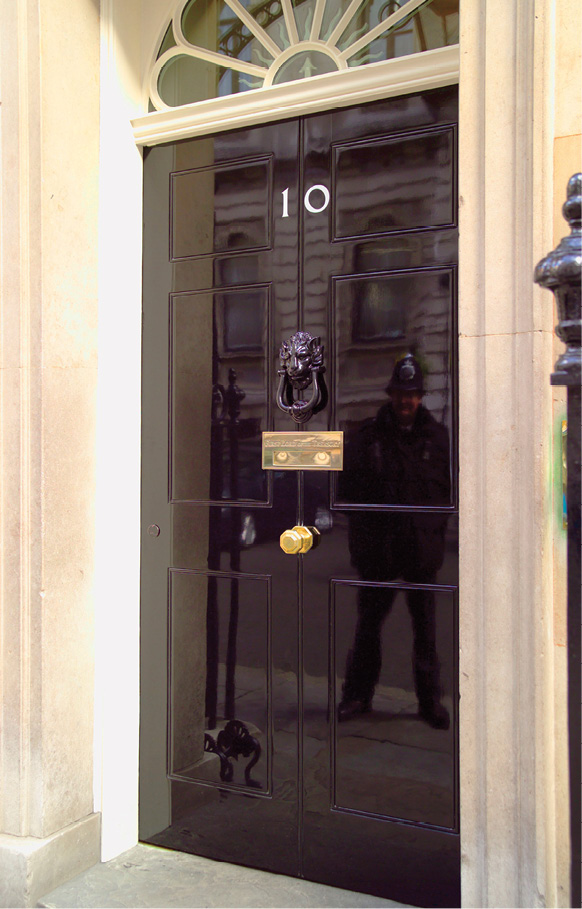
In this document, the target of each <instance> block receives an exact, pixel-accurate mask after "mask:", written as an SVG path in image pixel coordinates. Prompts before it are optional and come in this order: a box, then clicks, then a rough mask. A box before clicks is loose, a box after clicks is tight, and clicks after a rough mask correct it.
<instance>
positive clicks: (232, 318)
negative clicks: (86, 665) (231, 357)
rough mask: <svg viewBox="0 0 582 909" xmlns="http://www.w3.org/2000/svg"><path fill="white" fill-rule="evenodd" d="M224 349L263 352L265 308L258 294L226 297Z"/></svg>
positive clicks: (227, 295)
mask: <svg viewBox="0 0 582 909" xmlns="http://www.w3.org/2000/svg"><path fill="white" fill-rule="evenodd" d="M223 305H224V349H225V351H228V352H231V353H232V352H233V351H240V350H244V351H251V350H262V342H263V307H262V306H261V301H260V299H259V298H258V297H257V294H256V293H252V292H250V293H248V292H247V293H245V292H244V291H242V292H241V293H231V294H225V295H224V304H223Z"/></svg>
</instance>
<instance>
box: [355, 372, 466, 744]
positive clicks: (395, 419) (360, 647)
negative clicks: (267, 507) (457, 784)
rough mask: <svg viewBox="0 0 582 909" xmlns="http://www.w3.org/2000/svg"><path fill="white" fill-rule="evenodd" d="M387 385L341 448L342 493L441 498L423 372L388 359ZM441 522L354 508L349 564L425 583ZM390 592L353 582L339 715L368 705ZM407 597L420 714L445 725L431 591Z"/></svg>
mask: <svg viewBox="0 0 582 909" xmlns="http://www.w3.org/2000/svg"><path fill="white" fill-rule="evenodd" d="M387 391H388V393H389V394H390V395H391V401H390V402H389V403H388V404H385V405H384V406H383V407H381V408H380V410H379V411H378V414H377V415H376V417H375V418H374V419H373V420H371V421H370V422H368V423H366V424H364V426H363V427H362V428H361V429H360V431H359V432H358V433H357V435H356V437H355V438H354V439H353V441H352V443H351V444H350V446H349V450H348V451H347V452H346V469H345V471H344V474H343V477H342V480H341V486H342V498H344V499H346V500H347V501H350V502H354V503H356V502H357V503H362V504H365V503H370V504H379V505H382V504H386V505H423V506H435V505H437V506H438V505H448V504H449V502H450V466H449V465H450V461H449V435H448V431H447V429H446V427H445V426H443V425H442V424H441V423H438V422H437V421H436V420H435V418H434V417H433V416H432V415H431V414H430V412H429V411H428V410H427V409H426V408H425V407H424V406H423V405H422V404H421V403H420V402H421V398H422V394H423V381H422V373H421V370H420V366H419V364H418V362H417V361H416V360H415V358H414V357H412V356H408V357H404V358H403V359H402V360H400V361H399V362H398V363H397V364H396V367H395V369H394V373H393V376H392V379H391V381H390V384H389V386H388V389H387ZM446 524H447V516H446V515H443V514H442V513H432V514H431V513H422V512H421V513H410V512H373V511H367V512H366V511H361V512H354V513H353V515H350V528H349V544H350V555H351V560H352V564H353V565H354V567H355V568H356V569H357V571H358V573H359V575H360V577H361V579H362V580H363V581H394V580H396V579H401V580H403V581H408V582H412V583H415V584H433V583H434V582H435V577H436V573H437V571H438V570H439V568H440V567H441V565H442V563H443V559H444V553H445V531H446ZM397 593H398V591H397V590H394V589H389V588H375V587H362V588H360V594H359V601H358V622H357V627H356V633H355V639H354V645H353V649H352V650H351V651H350V654H349V656H348V663H347V667H346V678H345V682H344V688H343V696H342V701H341V704H340V706H339V709H338V717H339V719H340V720H345V719H348V718H349V717H350V716H353V715H354V714H357V713H364V712H366V711H367V710H368V709H369V708H370V705H371V701H372V697H373V695H374V689H375V686H376V683H377V681H378V678H379V675H380V669H381V661H382V647H381V630H382V624H383V621H384V619H385V618H386V615H387V614H388V612H389V611H390V609H391V607H392V604H393V602H394V599H395V597H396V595H397ZM406 599H407V604H408V609H409V612H410V616H411V619H412V628H413V636H414V652H413V669H414V682H415V689H416V694H417V697H418V702H419V713H420V715H421V716H422V717H423V719H425V720H426V721H427V722H428V723H430V724H431V725H433V726H436V727H437V728H446V727H448V725H449V716H448V713H447V711H446V709H445V708H444V707H443V706H442V705H441V703H440V696H441V690H440V672H439V661H438V656H437V652H436V644H435V601H434V594H433V593H432V592H431V591H426V590H409V591H407V592H406Z"/></svg>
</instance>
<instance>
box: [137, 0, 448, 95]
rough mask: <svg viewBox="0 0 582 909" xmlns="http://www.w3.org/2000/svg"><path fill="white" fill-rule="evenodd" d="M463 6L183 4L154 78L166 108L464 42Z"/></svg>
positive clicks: (201, 0) (392, 0) (231, 0)
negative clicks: (461, 27) (461, 29)
mask: <svg viewBox="0 0 582 909" xmlns="http://www.w3.org/2000/svg"><path fill="white" fill-rule="evenodd" d="M458 32H459V0H186V2H184V0H181V2H180V3H179V5H178V6H177V8H176V10H175V12H174V16H173V18H172V21H171V23H170V24H169V25H168V29H167V31H166V34H165V37H164V40H163V42H162V44H161V46H160V48H159V52H158V56H157V59H156V61H155V63H154V65H153V67H152V69H151V73H150V78H149V94H150V103H151V106H152V108H153V109H155V110H166V109H168V108H171V107H179V106H180V105H182V104H190V103H192V102H195V101H202V100H205V99H207V98H215V97H219V96H222V95H230V94H236V93H237V92H243V91H252V90H254V89H263V88H268V87H269V86H271V85H277V84H280V83H282V82H292V81H295V80H297V79H305V78H311V77H314V76H319V75H323V74H326V73H332V72H339V71H341V70H346V69H348V68H350V67H353V66H365V65H367V64H369V63H375V62H378V61H380V60H388V59H391V58H393V57H401V56H405V55H408V54H414V53H422V52H423V51H426V50H432V49H434V48H437V47H445V46H448V45H452V44H456V43H457V42H458Z"/></svg>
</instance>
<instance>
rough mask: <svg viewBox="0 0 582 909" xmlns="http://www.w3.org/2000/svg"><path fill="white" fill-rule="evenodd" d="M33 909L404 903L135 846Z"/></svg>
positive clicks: (91, 870)
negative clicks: (44, 908) (41, 908)
mask: <svg viewBox="0 0 582 909" xmlns="http://www.w3.org/2000/svg"><path fill="white" fill-rule="evenodd" d="M37 906H41V907H46V909H57V907H58V909H60V907H63V909H64V907H77V909H89V907H102V909H107V907H113V906H132V907H135V909H138V907H156V906H158V907H159V906H164V907H167V909H178V907H188V909H197V907H214V906H217V907H218V906H222V907H231V906H232V907H244V906H254V907H263V906H265V907H273V909H274V907H278V906H287V907H292V906H304V907H311V909H318V907H322V909H323V907H328V906H331V907H337V909H340V907H364V906H366V907H374V906H392V907H405V904H404V903H396V902H394V901H393V900H386V899H381V898H380V897H376V896H370V895H368V894H366V893H355V892H353V891H350V890H340V889H339V888H337V887H328V886H327V885H325V884H315V883H313V882H311V881H305V880H300V879H298V878H293V877H286V876H285V875H282V874H272V873H271V872H268V871H257V870H256V869H254V868H244V867H241V866H239V865H231V864H229V863H228V862H217V861H213V860H212V859H207V858H203V857H201V856H198V855H188V854H186V853H183V852H173V851H172V850H169V849H162V848H160V847H159V846H149V845H146V844H145V843H139V844H138V845H137V846H134V847H133V848H132V849H129V850H128V851H127V852H124V853H122V854H121V855H119V856H117V858H115V859H112V860H111V861H109V862H104V863H102V864H99V865H94V866H93V867H92V868H89V869H88V871H85V872H83V874H80V875H79V876H78V877H76V878H74V879H73V880H71V881H69V882H68V883H66V884H62V885H61V886H60V887H57V889H56V890H53V891H52V893H49V894H47V895H46V896H44V897H43V898H42V899H41V900H39V902H38V903H37Z"/></svg>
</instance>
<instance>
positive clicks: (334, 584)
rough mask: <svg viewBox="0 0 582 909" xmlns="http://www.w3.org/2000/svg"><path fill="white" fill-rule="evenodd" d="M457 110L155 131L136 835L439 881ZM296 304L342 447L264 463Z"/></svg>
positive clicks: (454, 816)
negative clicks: (333, 455)
mask: <svg viewBox="0 0 582 909" xmlns="http://www.w3.org/2000/svg"><path fill="white" fill-rule="evenodd" d="M456 120H457V102H456V90H455V89H453V88H450V89H442V90H438V91H433V92H428V93H425V94H423V95H409V96H407V97H404V98H399V99H393V100H390V101H384V102H380V103H374V104H371V105H366V106H361V107H359V108H357V109H342V110H338V111H335V112H333V113H330V114H325V115H316V116H313V117H307V118H304V119H302V120H297V121H286V122H283V123H278V124H272V125H268V126H262V127H256V128H253V129H249V130H245V131H239V132H233V133H225V134H221V135H218V136H215V137H210V138H204V139H193V140H187V141H184V142H179V143H176V144H173V145H169V146H160V147H158V148H155V149H152V150H151V151H149V152H148V153H147V157H146V161H145V187H146V188H145V207H144V221H145V264H144V379H143V395H144V429H143V520H144V533H143V558H142V563H143V573H142V594H143V596H142V599H143V605H142V673H141V679H142V715H141V784H140V785H141V790H140V836H141V838H142V839H144V840H146V841H148V842H151V843H157V844H161V845H164V846H168V847H170V848H175V849H180V850H183V851H187V852H193V853H199V854H202V855H207V856H210V857H213V858H217V859H222V860H226V861H232V862H239V863H243V864H247V865H252V866H256V867H259V868H266V869H269V870H272V871H277V872H281V873H286V874H291V875H299V876H304V877H306V878H309V879H312V880H317V881H322V882H326V883H331V884H334V885H336V886H341V887H346V888H350V889H353V890H362V891H366V892H370V893H374V894H378V895H382V896H388V897H392V898H394V899H398V900H400V901H403V902H408V903H414V904H420V905H445V906H452V905H458V903H459V862H460V858H459V837H458V798H457V776H458V767H457V754H458V703H457V701H458V694H457V692H458V683H457V581H458V571H457V550H458V521H457V483H456V479H457V478H456V463H457V460H456V450H457V440H456V422H455V412H456V384H455V381H456V379H455V377H456V366H455V364H456V348H455V300H456V263H457V232H456V202H455V200H456V183H455V174H456ZM168 225H169V239H168ZM299 329H301V330H305V331H308V332H310V333H311V334H312V335H314V336H319V337H321V339H322V343H323V344H324V346H325V358H326V370H327V371H326V383H327V387H328V390H329V401H328V403H327V406H326V407H325V408H324V409H323V410H322V411H321V412H319V413H317V414H316V415H315V416H313V417H312V419H311V420H310V422H309V423H308V424H306V425H305V426H304V427H302V431H304V432H312V431H320V430H328V429H336V430H337V429H339V430H343V432H344V439H345V457H344V470H343V471H342V472H341V473H338V474H333V473H331V472H326V471H309V470H306V471H284V470H282V471H264V470H262V468H261V433H262V432H263V431H267V430H275V431H289V430H293V429H295V428H296V426H295V424H294V423H293V422H292V420H291V418H290V416H289V415H287V414H284V413H282V412H281V411H280V410H278V409H277V407H276V404H275V398H276V390H277V381H278V376H277V369H278V366H279V348H280V345H281V343H282V342H283V341H285V340H288V339H289V338H290V337H291V336H292V335H293V334H294V333H295V332H296V331H297V330H299ZM296 524H303V525H308V526H313V527H316V528H317V529H318V530H319V532H320V543H319V545H318V546H317V548H315V549H313V550H311V551H310V552H308V553H307V554H306V555H286V554H285V553H283V552H282V550H281V548H280V545H279V537H280V535H281V533H282V532H283V531H284V530H286V529H288V528H291V527H293V526H294V525H296ZM158 528H159V531H158Z"/></svg>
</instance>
